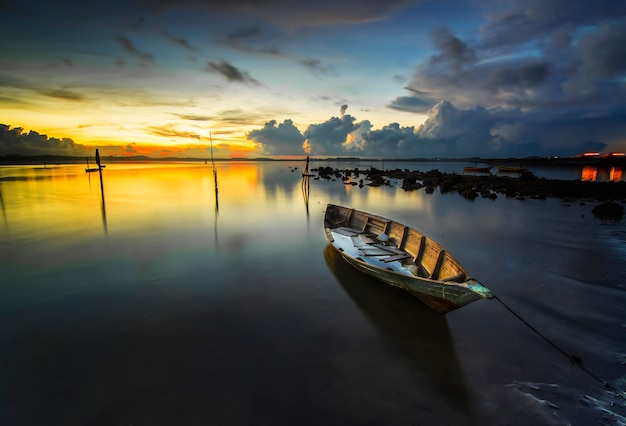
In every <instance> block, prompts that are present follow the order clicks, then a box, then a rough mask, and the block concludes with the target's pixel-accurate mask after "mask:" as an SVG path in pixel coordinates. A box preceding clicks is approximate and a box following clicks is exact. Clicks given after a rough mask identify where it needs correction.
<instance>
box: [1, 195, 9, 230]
mask: <svg viewBox="0 0 626 426" xmlns="http://www.w3.org/2000/svg"><path fill="white" fill-rule="evenodd" d="M0 206H1V207H2V218H3V219H4V226H7V225H8V224H9V221H8V220H7V211H6V208H5V207H4V199H3V198H2V186H0Z"/></svg>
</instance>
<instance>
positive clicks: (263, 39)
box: [226, 25, 286, 57]
mask: <svg viewBox="0 0 626 426" xmlns="http://www.w3.org/2000/svg"><path fill="white" fill-rule="evenodd" d="M274 38H275V37H273V36H271V35H269V34H267V33H266V32H265V31H264V30H263V28H262V27H261V26H260V25H255V26H252V27H246V28H243V29H240V30H238V31H235V32H233V33H231V34H228V35H227V36H226V45H228V46H229V47H231V48H233V49H235V50H240V51H242V52H247V53H255V54H260V55H269V56H275V57H286V55H285V54H284V53H283V52H281V51H280V49H279V48H277V47H275V46H266V45H265V44H267V43H270V42H273V41H274ZM259 44H261V46H259Z"/></svg>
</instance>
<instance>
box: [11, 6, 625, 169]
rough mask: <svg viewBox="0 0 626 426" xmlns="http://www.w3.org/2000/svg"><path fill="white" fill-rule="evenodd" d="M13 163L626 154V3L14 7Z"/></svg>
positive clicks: (12, 7) (12, 79)
mask: <svg viewBox="0 0 626 426" xmlns="http://www.w3.org/2000/svg"><path fill="white" fill-rule="evenodd" d="M2 10H3V13H2V15H0V87H1V89H2V91H1V92H0V93H1V94H0V123H2V124H3V125H4V126H2V127H1V128H0V155H3V154H16V153H18V154H19V153H22V154H33V153H61V154H71V155H85V153H90V152H93V147H99V148H100V149H101V151H102V152H103V153H105V154H114V155H135V154H145V155H152V156H157V157H158V156H181V157H186V156H193V157H205V156H206V155H207V153H208V149H209V146H210V143H211V142H210V141H211V139H213V143H214V146H215V153H216V155H217V156H218V157H241V156H247V157H258V156H283V157H284V156H298V155H303V154H304V149H303V142H304V140H305V138H306V135H309V138H310V142H311V144H310V147H311V154H312V155H318V156H361V157H374V158H377V157H394V158H409V157H467V156H483V157H511V156H517V157H523V156H529V155H538V156H553V155H557V156H566V155H575V154H578V153H581V152H584V151H590V150H593V151H603V152H610V151H626V120H625V118H626V114H625V112H626V108H625V107H626V55H625V54H624V50H625V47H624V46H626V3H624V2H616V1H607V0H598V1H594V2H593V3H591V2H588V1H561V0H546V1H539V0H529V1H477V0H476V1H474V0H467V1H462V0H452V1H393V0H392V1H386V2H380V1H370V0H366V1H355V0H345V1H329V0H319V1H315V2H310V1H286V0H242V1H239V0H230V1H202V0H189V1H187V0H128V1H121V0H110V1H94V2H82V1H77V0H65V1H62V2H53V1H34V0H21V1H16V0H3V2H2Z"/></svg>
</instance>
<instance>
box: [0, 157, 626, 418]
mask: <svg viewBox="0 0 626 426" xmlns="http://www.w3.org/2000/svg"><path fill="white" fill-rule="evenodd" d="M318 165H319V164H315V162H313V163H312V164H311V167H317V166H318ZM324 165H326V163H324ZM303 166H304V163H303V162H293V163H292V162H220V163H217V164H216V169H215V171H216V176H217V185H216V180H215V178H214V173H213V168H212V167H211V165H210V164H208V165H207V164H201V163H150V164H125V163H113V164H107V167H106V168H105V169H104V170H103V171H102V181H101V180H100V177H99V175H98V173H97V172H95V173H85V170H84V166H83V165H47V166H45V167H44V166H41V165H37V166H3V167H0V204H1V205H0V207H1V212H0V242H1V244H0V424H1V425H11V426H21V425H65V426H67V425H135V426H136V425H209V424H211V425H283V424H284V425H287V424H288V425H293V424H299V425H320V424H341V425H350V424H359V425H360V424H371V425H487V424H489V425H528V424H533V425H568V424H572V425H589V424H603V425H624V424H626V408H625V405H624V404H625V400H624V397H623V394H621V395H622V396H620V394H619V393H618V390H621V391H622V392H623V391H624V390H626V308H625V307H626V220H622V221H619V222H606V221H602V220H600V219H598V218H596V217H594V215H593V214H592V212H591V210H592V208H593V207H594V206H595V203H594V202H585V201H571V200H569V201H564V200H559V199H547V200H525V201H520V200H516V199H512V198H511V199H507V198H506V197H504V196H500V197H498V198H497V199H496V200H493V201H492V200H488V199H483V198H479V199H476V200H474V201H468V200H466V199H464V198H462V197H461V196H459V195H458V194H455V193H450V194H440V193H438V192H437V191H436V192H435V193H433V194H427V193H426V192H424V191H423V190H419V191H412V192H405V191H403V190H402V189H401V185H400V182H393V186H392V187H369V186H364V187H363V188H359V187H358V186H352V185H345V184H344V183H342V182H341V181H325V180H316V179H314V178H311V179H310V180H309V182H308V185H304V186H303V180H302V179H303V178H302V170H303ZM331 166H332V165H331ZM355 166H359V167H362V168H367V167H365V166H361V165H360V163H358V164H357V163H355V164H349V165H346V163H341V167H342V168H346V167H355ZM374 167H377V168H402V169H404V168H409V169H419V170H422V171H427V170H428V169H429V168H431V169H432V168H438V169H439V170H441V171H445V172H450V171H452V170H448V169H447V168H446V167H457V168H459V167H462V165H461V166H460V165H459V164H456V165H450V164H447V163H442V164H437V163H433V164H426V163H423V164H421V165H418V166H416V165H415V164H406V165H397V164H394V165H390V164H386V165H384V166H383V167H380V166H378V165H374ZM568 170H570V169H568ZM534 172H535V174H536V175H538V176H541V173H540V172H539V171H534ZM546 172H547V173H548V172H549V173H554V174H558V170H552V171H546ZM564 173H570V172H569V171H567V172H564ZM577 173H578V175H577V176H576V173H575V176H574V177H573V179H576V178H581V175H580V173H581V171H580V170H579V171H578V172H577ZM553 177H554V176H553ZM563 177H564V178H565V177H566V176H565V175H563ZM598 180H600V179H598ZM328 203H334V204H340V205H347V206H351V207H354V208H357V209H361V210H365V211H369V212H372V213H376V214H379V215H382V216H385V217H389V218H392V219H395V220H397V221H400V222H402V223H404V224H406V225H410V226H413V227H415V228H417V229H419V230H420V231H422V232H424V233H425V234H427V235H429V236H430V237H431V238H433V239H435V240H437V241H438V242H440V243H441V244H442V245H443V246H444V247H445V248H446V249H447V250H448V251H449V252H450V253H452V254H453V255H454V256H455V257H456V258H457V259H458V260H459V261H460V262H461V263H462V264H463V265H464V266H465V267H466V269H467V270H468V271H470V273H471V274H472V275H473V276H474V277H475V278H477V279H479V280H480V281H481V282H482V283H483V284H484V285H485V286H487V287H488V288H490V289H491V290H492V291H493V292H494V293H495V294H496V295H497V297H498V298H497V299H491V300H482V301H479V302H476V303H473V304H471V305H468V306H466V307H464V308H462V309H459V310H456V311H453V312H451V313H449V314H448V315H446V316H442V315H439V314H436V313H434V312H433V311H431V310H430V309H429V308H427V307H426V306H425V305H423V304H422V303H421V302H419V301H418V300H417V299H415V298H413V297H411V296H409V295H407V294H405V293H402V292H400V291H397V290H396V289H393V288H389V287H387V286H385V285H384V284H380V283H378V282H376V281H372V280H371V279H368V278H366V277H365V276H363V275H361V274H360V273H358V272H357V271H356V270H354V269H352V268H351V267H350V266H349V265H347V264H346V263H345V262H344V261H342V260H341V259H340V258H338V256H337V255H336V254H335V253H334V252H333V251H332V250H330V249H329V246H328V244H327V242H326V240H325V237H324V233H323V227H322V219H323V214H324V209H325V207H326V205H327V204H328ZM511 311H513V312H511ZM516 315H517V316H516ZM578 360H581V361H582V363H578V362H577V361H578ZM603 382H604V383H606V384H607V386H604V385H603Z"/></svg>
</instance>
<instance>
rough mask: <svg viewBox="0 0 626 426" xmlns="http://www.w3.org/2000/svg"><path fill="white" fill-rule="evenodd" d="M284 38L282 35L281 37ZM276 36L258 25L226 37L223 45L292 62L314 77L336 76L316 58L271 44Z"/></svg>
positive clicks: (331, 68) (334, 72) (329, 67)
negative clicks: (298, 54) (285, 50)
mask: <svg viewBox="0 0 626 426" xmlns="http://www.w3.org/2000/svg"><path fill="white" fill-rule="evenodd" d="M283 36H284V35H283ZM278 37H279V36H278V35H271V34H270V33H268V32H267V31H266V30H265V29H264V28H262V27H261V26H260V25H256V26H253V27H246V28H243V29H241V30H239V31H235V32H233V33H231V34H229V35H227V36H226V39H225V44H226V45H227V46H228V47H230V48H232V49H235V50H238V51H241V52H245V53H252V54H255V55H262V56H269V57H271V58H274V59H279V60H284V61H289V62H293V63H295V64H298V65H300V66H303V67H304V68H306V69H307V70H309V71H311V72H312V73H313V75H316V76H318V77H319V76H333V75H336V74H337V73H336V71H335V69H334V68H333V67H332V66H330V65H326V64H324V63H323V62H322V61H321V60H320V59H318V58H311V57H299V56H297V55H291V54H287V53H285V52H283V51H282V50H281V49H280V48H278V47H276V46H275V45H273V44H269V45H268V43H275V40H276V39H277V38H278Z"/></svg>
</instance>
